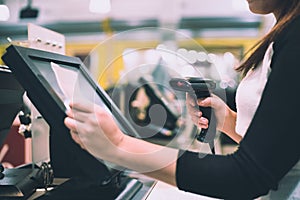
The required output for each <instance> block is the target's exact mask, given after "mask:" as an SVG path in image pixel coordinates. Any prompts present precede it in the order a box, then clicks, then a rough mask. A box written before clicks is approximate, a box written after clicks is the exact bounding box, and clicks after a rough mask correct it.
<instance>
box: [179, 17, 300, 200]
mask: <svg viewBox="0 0 300 200" xmlns="http://www.w3.org/2000/svg"><path fill="white" fill-rule="evenodd" d="M299 22H300V20H298V21H297V23H295V25H294V26H292V27H291V28H290V29H289V32H288V33H287V34H286V36H285V37H284V38H281V39H282V40H281V42H280V43H279V44H278V45H277V46H276V45H275V47H274V56H273V60H272V72H271V73H270V76H269V79H268V82H267V84H266V87H265V90H264V92H263V95H262V99H261V102H260V105H259V106H258V109H257V111H256V113H255V115H254V118H253V120H252V122H251V124H250V126H249V128H248V130H247V133H246V136H245V137H244V139H243V140H242V141H241V143H240V146H239V149H238V150H237V151H236V152H235V153H233V154H231V155H226V156H222V155H200V154H198V153H192V152H188V151H186V152H184V151H180V154H179V155H178V156H179V158H178V161H177V169H176V170H177V171H176V181H177V186H178V187H179V189H181V190H185V191H189V192H193V193H198V194H202V195H206V196H211V197H216V198H222V199H253V198H256V197H259V196H261V195H265V194H267V193H268V192H269V190H271V189H273V190H276V189H277V185H278V182H279V181H280V180H281V179H282V178H283V177H284V176H285V174H287V172H288V171H289V170H290V169H291V168H292V167H293V166H294V165H295V164H296V163H297V162H298V161H299V158H300V148H299V144H300V133H299V124H298V123H300V117H299V113H300V106H299V103H300V98H299V94H297V93H298V92H299V91H300V84H299V83H298V82H297V80H299V74H300V61H299V58H300V37H299V32H300V23H299ZM275 44H276V43H275Z"/></svg>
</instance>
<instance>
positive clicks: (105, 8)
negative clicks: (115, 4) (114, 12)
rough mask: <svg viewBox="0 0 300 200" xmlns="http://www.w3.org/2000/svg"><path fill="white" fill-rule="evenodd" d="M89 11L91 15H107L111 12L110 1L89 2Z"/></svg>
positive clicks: (94, 0) (92, 0) (96, 0)
mask: <svg viewBox="0 0 300 200" xmlns="http://www.w3.org/2000/svg"><path fill="white" fill-rule="evenodd" d="M89 9H90V11H91V12H93V13H101V14H105V13H109V12H110V10H111V2H110V0H90V6H89Z"/></svg>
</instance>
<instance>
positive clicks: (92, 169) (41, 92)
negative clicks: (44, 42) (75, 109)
mask: <svg viewBox="0 0 300 200" xmlns="http://www.w3.org/2000/svg"><path fill="white" fill-rule="evenodd" d="M2 59H3V61H4V62H5V63H6V64H7V65H8V66H9V67H10V69H11V70H12V72H13V73H14V74H15V75H16V77H17V79H18V80H19V82H20V83H21V85H22V86H23V87H24V89H25V90H26V91H27V95H28V97H29V98H30V100H31V101H32V103H33V104H34V105H35V107H36V108H37V109H38V110H39V112H40V113H41V114H42V116H43V117H44V118H45V120H46V121H47V123H48V124H49V126H50V130H51V131H50V159H51V164H52V166H53V169H54V174H55V176H56V177H73V176H80V175H85V176H89V177H92V178H97V179H98V180H103V181H104V182H105V181H106V180H107V179H109V178H110V177H111V176H114V175H115V174H116V173H118V172H119V171H120V168H118V167H117V166H113V165H112V164H109V163H105V162H102V161H99V160H97V159H96V158H94V157H93V156H91V155H90V154H89V153H87V152H86V151H84V150H82V149H81V148H80V147H79V145H77V144H76V143H75V142H74V141H73V140H72V138H71V136H70V133H69V130H68V129H67V128H66V127H65V126H64V123H63V120H64V118H65V117H66V114H65V111H66V109H67V107H68V102H69V101H70V100H75V101H76V100H80V101H89V102H92V103H96V104H98V105H100V106H102V107H103V108H104V109H106V110H107V112H109V113H111V115H112V116H113V117H114V118H115V120H116V122H117V124H118V125H119V127H120V129H121V130H123V132H125V133H126V134H129V135H132V136H134V137H139V136H138V133H137V132H136V130H135V129H134V128H133V127H132V125H131V124H130V123H129V122H128V121H127V120H126V118H125V117H124V116H123V115H122V113H121V111H120V110H119V109H118V107H117V106H116V105H115V104H114V103H113V101H112V100H111V99H110V97H109V96H108V95H107V94H106V92H105V91H104V90H103V89H102V88H101V87H100V86H99V85H98V84H97V82H96V81H95V80H93V79H92V78H91V77H92V76H91V75H90V74H89V72H88V70H87V69H86V67H85V66H84V64H83V63H82V61H81V60H80V59H79V58H76V57H70V56H65V55H61V54H56V53H50V52H46V51H41V50H36V49H31V48H26V47H21V46H15V45H11V46H9V47H8V48H7V49H6V53H5V54H4V55H3V56H2ZM116 168H118V170H115V169H116Z"/></svg>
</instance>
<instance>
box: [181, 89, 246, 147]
mask: <svg viewBox="0 0 300 200" xmlns="http://www.w3.org/2000/svg"><path fill="white" fill-rule="evenodd" d="M186 104H187V109H188V112H189V114H190V116H191V118H192V121H193V123H194V124H195V125H196V126H197V127H199V128H204V129H206V128H208V125H209V122H208V119H206V118H204V117H203V116H202V112H201V110H199V106H201V107H211V108H213V109H214V113H215V116H216V119H217V129H218V130H219V131H221V132H224V133H225V134H227V135H228V136H229V137H231V138H232V139H233V140H234V141H236V142H237V143H239V142H240V141H241V139H242V137H241V136H240V135H238V134H237V133H236V132H235V126H236V112H234V111H232V110H231V109H230V108H229V107H228V106H227V104H226V103H225V102H224V101H223V100H222V99H221V98H220V97H218V96H216V95H214V94H212V95H211V96H210V97H207V98H203V99H196V98H195V97H193V96H191V95H189V94H187V95H186Z"/></svg>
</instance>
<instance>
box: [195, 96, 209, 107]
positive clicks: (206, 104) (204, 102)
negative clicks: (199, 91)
mask: <svg viewBox="0 0 300 200" xmlns="http://www.w3.org/2000/svg"><path fill="white" fill-rule="evenodd" d="M211 101H212V98H211V97H207V98H205V99H197V104H198V105H199V106H203V107H211Z"/></svg>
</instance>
